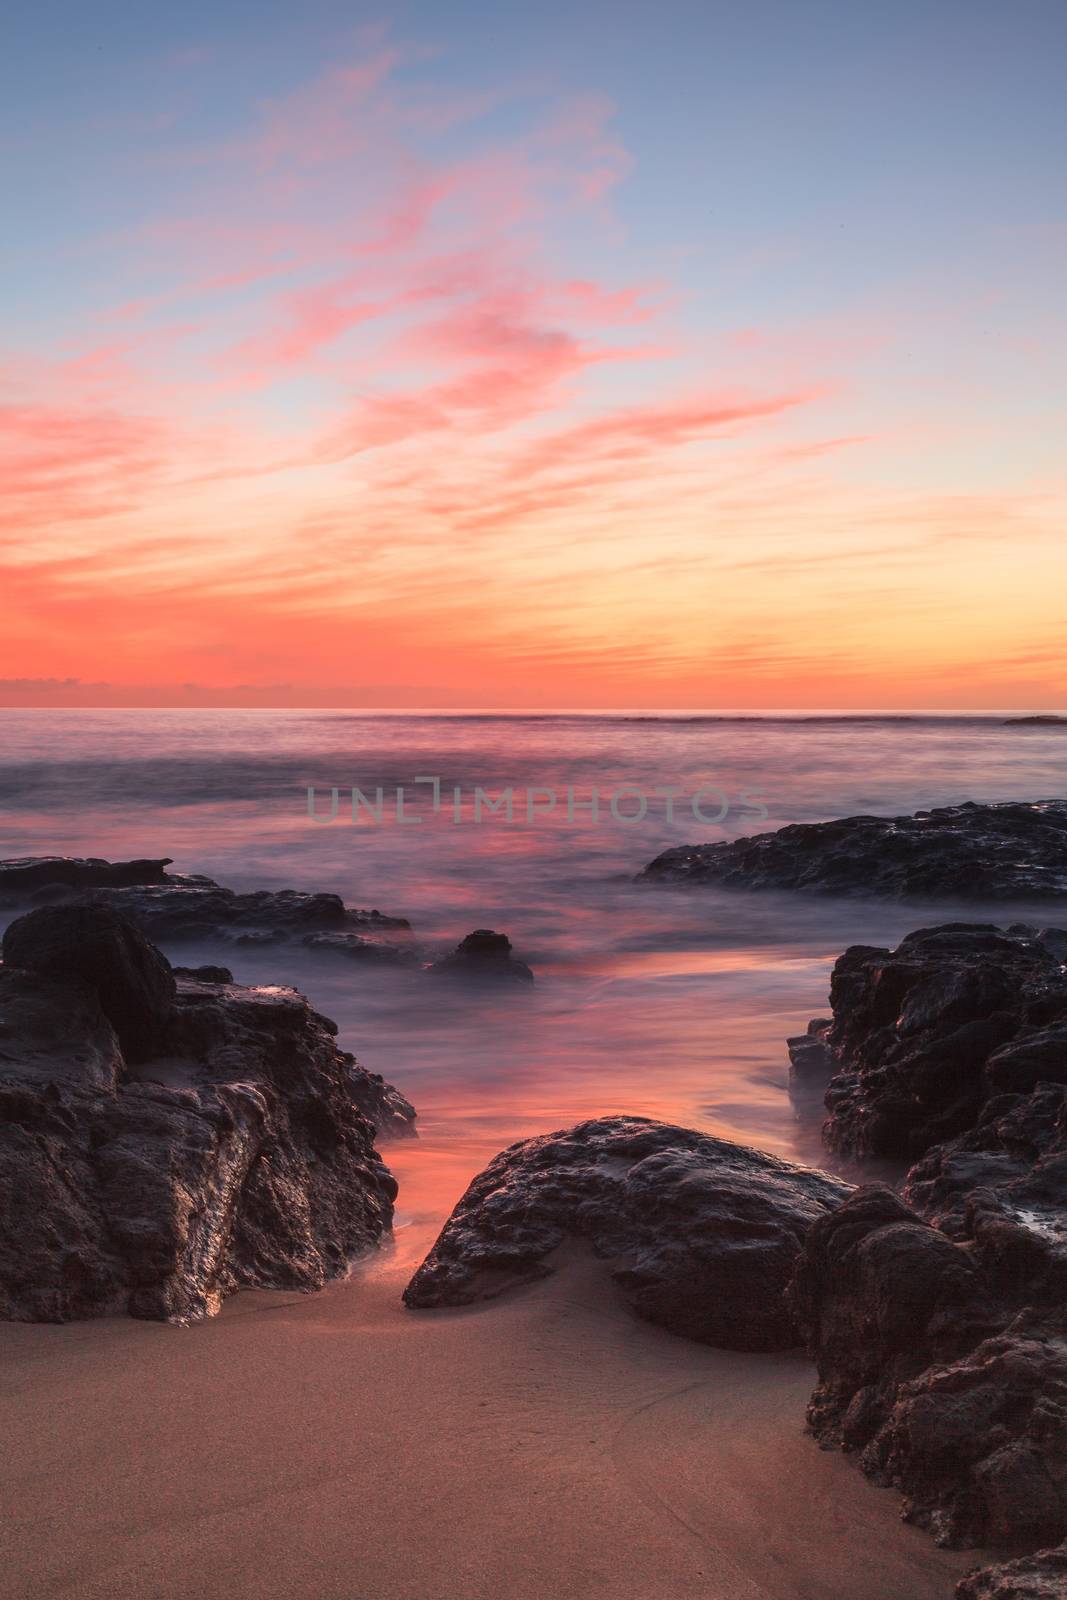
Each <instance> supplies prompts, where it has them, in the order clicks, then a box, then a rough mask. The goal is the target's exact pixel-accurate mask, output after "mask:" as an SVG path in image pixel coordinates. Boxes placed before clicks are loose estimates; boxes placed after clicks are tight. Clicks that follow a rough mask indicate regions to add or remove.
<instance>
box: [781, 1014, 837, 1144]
mask: <svg viewBox="0 0 1067 1600" xmlns="http://www.w3.org/2000/svg"><path fill="white" fill-rule="evenodd" d="M832 1027H833V1022H832V1021H831V1020H830V1019H829V1018H827V1017H815V1018H813V1019H812V1021H811V1022H809V1023H808V1031H807V1033H801V1034H798V1035H797V1036H796V1037H795V1038H792V1039H787V1040H786V1048H787V1049H788V1051H789V1098H790V1100H792V1102H793V1109H794V1110H795V1111H796V1113H797V1116H798V1117H800V1118H802V1119H803V1120H805V1121H807V1120H809V1119H811V1118H813V1117H816V1116H818V1117H819V1119H820V1120H821V1119H822V1113H823V1098H824V1096H825V1094H826V1088H827V1085H828V1084H829V1082H830V1079H831V1078H832V1077H833V1074H834V1067H835V1061H834V1054H833V1051H832V1050H831V1049H830V1046H829V1044H828V1043H827V1036H828V1035H829V1032H830V1029H831V1028H832Z"/></svg>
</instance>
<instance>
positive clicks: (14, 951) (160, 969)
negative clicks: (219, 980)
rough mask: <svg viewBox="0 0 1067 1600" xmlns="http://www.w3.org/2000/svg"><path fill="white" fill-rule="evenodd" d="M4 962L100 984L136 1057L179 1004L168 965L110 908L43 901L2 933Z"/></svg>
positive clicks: (125, 1045)
mask: <svg viewBox="0 0 1067 1600" xmlns="http://www.w3.org/2000/svg"><path fill="white" fill-rule="evenodd" d="M3 954H4V964H5V965H6V966H12V967H21V968H22V969H23V970H24V971H26V972H36V973H40V974H41V975H42V976H43V977H49V978H55V979H60V980H63V979H70V978H80V979H82V980H83V981H84V982H85V983H87V984H89V986H90V987H91V988H93V989H95V991H96V994H97V997H98V999H99V1001H100V1009H101V1010H102V1011H103V1013H104V1015H105V1016H106V1017H107V1019H108V1021H109V1022H110V1023H111V1025H112V1027H113V1028H114V1030H115V1033H116V1034H117V1036H118V1040H119V1044H120V1045H121V1046H122V1051H123V1054H124V1055H125V1056H126V1058H127V1059H128V1060H130V1061H138V1060H141V1059H143V1058H144V1057H145V1056H147V1055H151V1054H152V1053H153V1051H154V1050H156V1049H157V1048H158V1046H159V1044H160V1040H161V1038H162V1036H163V1033H164V1031H165V1029H166V1026H167V1023H168V1020H169V1018H170V1014H171V1010H172V1007H173V1003H174V994H175V985H174V974H173V973H172V972H171V969H170V963H169V961H168V960H167V959H166V957H165V956H164V955H162V954H161V953H160V952H159V951H158V950H157V949H156V948H155V946H154V945H151V944H149V942H148V940H147V939H146V938H145V936H144V934H143V933H141V932H140V930H139V929H138V928H136V927H135V926H134V924H133V923H132V922H129V921H128V920H127V919H126V918H125V917H121V916H119V914H118V913H117V912H115V911H112V910H110V909H109V908H108V907H106V906H95V905H93V906H89V905H75V906H40V907H39V908H38V909H37V910H36V911H28V912H27V913H26V915H25V916H22V917H19V918H17V919H16V921H14V922H13V923H12V924H11V925H10V927H9V928H8V929H7V931H6V932H5V934H4V938H3Z"/></svg>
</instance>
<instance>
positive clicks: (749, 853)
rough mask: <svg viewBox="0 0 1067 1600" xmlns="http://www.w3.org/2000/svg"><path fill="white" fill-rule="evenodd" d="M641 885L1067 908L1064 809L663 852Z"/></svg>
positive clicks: (807, 832) (798, 830)
mask: <svg viewBox="0 0 1067 1600" xmlns="http://www.w3.org/2000/svg"><path fill="white" fill-rule="evenodd" d="M642 880H643V881H647V882H661V883H680V884H709V883H710V884H721V885H722V886H723V887H725V888H737V889H800V890H806V891H809V892H812V893H818V894H838V895H881V896H887V897H889V898H891V899H920V898H922V899H950V900H1035V899H1048V900H1060V899H1067V800H1042V801H1036V802H1033V803H1023V802H1016V801H1008V802H1002V803H998V804H996V805H978V804H976V803H974V802H973V801H968V802H967V803H966V804H964V805H959V806H941V807H938V808H937V809H935V810H932V811H917V812H916V813H915V814H914V816H902V817H842V818H838V819H836V820H835V821H833V822H817V823H794V824H791V825H790V826H789V827H785V828H779V829H778V830H777V831H776V832H773V833H760V834H754V835H751V836H749V837H747V838H743V839H733V840H727V841H722V842H719V843H714V844H698V845H678V846H675V847H674V848H672V849H670V850H664V851H663V853H662V855H659V856H657V857H656V859H655V860H654V861H652V862H651V863H650V864H649V865H648V866H647V867H646V868H645V870H644V871H643V872H642V873H641V874H640V876H639V881H642Z"/></svg>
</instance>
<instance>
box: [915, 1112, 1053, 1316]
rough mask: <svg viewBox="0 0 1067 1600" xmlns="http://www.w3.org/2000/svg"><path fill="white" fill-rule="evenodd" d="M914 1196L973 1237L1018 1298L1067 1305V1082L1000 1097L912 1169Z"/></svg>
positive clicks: (956, 1234) (990, 1268)
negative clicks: (973, 1122)
mask: <svg viewBox="0 0 1067 1600" xmlns="http://www.w3.org/2000/svg"><path fill="white" fill-rule="evenodd" d="M904 1196H905V1199H906V1200H907V1201H908V1203H909V1204H910V1205H912V1206H914V1207H915V1209H916V1210H917V1211H919V1212H920V1213H921V1214H922V1215H923V1216H924V1217H925V1218H927V1220H928V1221H930V1222H933V1223H934V1224H935V1225H936V1226H937V1227H938V1228H940V1229H942V1231H943V1232H945V1233H946V1234H948V1236H949V1237H950V1238H953V1239H959V1240H963V1241H969V1242H970V1243H971V1244H972V1246H973V1250H974V1253H975V1255H976V1257H977V1258H978V1259H980V1260H981V1261H982V1263H983V1265H984V1266H985V1267H986V1270H987V1272H988V1273H989V1275H990V1277H991V1279H992V1280H993V1282H994V1283H995V1285H996V1287H997V1290H998V1293H1000V1294H1001V1295H1002V1296H1004V1297H1006V1298H1007V1300H1008V1301H1009V1302H1010V1303H1015V1304H1020V1305H1021V1304H1023V1303H1027V1304H1029V1305H1033V1306H1038V1305H1041V1306H1055V1305H1057V1304H1062V1303H1065V1302H1067V1086H1065V1085H1063V1084H1041V1085H1040V1086H1039V1087H1038V1088H1036V1089H1035V1090H1034V1091H1033V1093H1032V1094H1029V1095H1003V1096H998V1097H996V1098H994V1099H993V1100H990V1101H989V1102H988V1103H987V1104H986V1106H985V1108H984V1110H983V1112H982V1115H981V1117H980V1119H979V1121H978V1124H977V1125H976V1127H974V1128H973V1129H971V1130H970V1131H969V1132H968V1133H965V1134H962V1135H961V1136H960V1137H959V1138H958V1139H953V1140H949V1141H948V1142H947V1143H946V1144H941V1145H935V1146H934V1148H933V1149H932V1150H930V1151H928V1152H927V1154H926V1155H925V1156H924V1157H923V1158H922V1160H921V1161H919V1162H917V1163H916V1164H915V1166H913V1167H912V1169H911V1171H910V1172H909V1173H908V1178H907V1183H906V1185H905V1189H904Z"/></svg>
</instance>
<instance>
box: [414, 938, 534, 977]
mask: <svg viewBox="0 0 1067 1600" xmlns="http://www.w3.org/2000/svg"><path fill="white" fill-rule="evenodd" d="M427 971H429V972H433V973H440V974H443V975H444V976H446V977H453V978H467V979H474V980H476V981H477V982H483V981H484V982H489V983H495V982H497V981H498V980H500V979H504V980H505V981H510V982H518V983H532V982H533V981H534V975H533V973H532V972H531V970H530V968H529V967H528V966H527V965H526V963H525V961H516V960H515V958H514V956H513V955H512V953H511V940H510V939H509V938H508V936H507V934H506V933H494V932H493V931H492V929H491V928H476V929H475V930H474V932H473V933H468V935H467V937H466V938H465V939H463V940H461V941H460V943H459V944H458V945H457V946H456V948H455V949H454V950H453V951H452V953H451V955H447V956H443V957H442V958H441V960H440V961H434V962H432V963H431V965H430V966H429V967H428V968H427Z"/></svg>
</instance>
